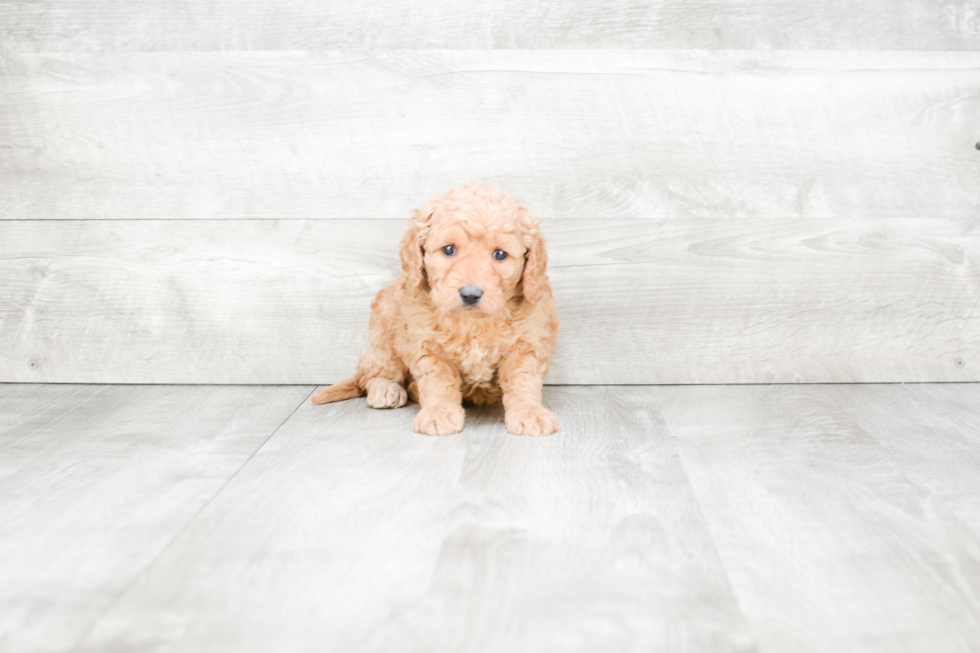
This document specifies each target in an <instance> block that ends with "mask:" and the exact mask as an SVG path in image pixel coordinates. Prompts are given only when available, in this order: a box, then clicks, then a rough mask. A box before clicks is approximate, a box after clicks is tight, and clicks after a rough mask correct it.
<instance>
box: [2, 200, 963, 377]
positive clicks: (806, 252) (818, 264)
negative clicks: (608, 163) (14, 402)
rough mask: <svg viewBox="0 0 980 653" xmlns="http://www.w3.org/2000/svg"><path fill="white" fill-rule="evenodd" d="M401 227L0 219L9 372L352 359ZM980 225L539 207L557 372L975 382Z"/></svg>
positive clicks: (298, 365)
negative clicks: (615, 213)
mask: <svg viewBox="0 0 980 653" xmlns="http://www.w3.org/2000/svg"><path fill="white" fill-rule="evenodd" d="M403 226H404V223H403V222H402V221H363V222H358V221H348V220H340V221H323V220H320V221H106V222H101V221H30V222H6V223H0V278H3V279H4V280H5V282H4V284H3V286H0V338H2V340H3V342H5V343H7V344H6V346H5V347H4V348H3V350H2V351H0V379H2V380H6V381H61V382H65V381H73V382H93V383H106V382H114V383H118V382H141V383H164V382H171V383H316V382H331V381H334V380H338V379H340V378H344V377H346V376H348V375H349V374H350V373H351V372H352V371H353V370H354V369H355V365H356V358H357V354H358V352H359V350H360V348H361V347H362V346H363V344H365V343H366V339H367V322H368V316H369V305H370V301H371V299H372V298H373V296H374V294H375V293H376V292H377V291H378V290H379V289H380V288H382V287H383V286H384V285H385V284H386V283H388V282H389V281H390V280H391V279H393V278H395V276H396V275H397V274H398V272H399V270H400V268H399V261H398V258H397V254H396V252H397V241H398V239H399V238H400V235H401V229H402V227H403ZM977 226H978V225H977V223H976V222H970V221H965V222H961V221H953V220H937V219H918V220H912V219H908V220H889V221H885V222H881V221H877V220H824V221H808V220H786V221H767V220H739V221H735V220H691V219H683V220H677V221H669V220H665V221H650V220H617V221H605V222H595V221H592V220H559V221H554V222H552V223H550V224H547V223H546V224H545V233H546V234H547V235H548V237H549V240H550V252H551V262H550V268H549V270H550V276H551V279H552V283H553V286H554V288H555V294H556V299H557V302H558V308H559V312H560V314H561V316H562V320H563V327H562V333H561V336H560V338H559V343H558V350H557V352H556V356H555V360H554V366H553V369H552V372H551V374H550V375H549V377H548V381H549V382H550V383H558V384H567V383H571V384H594V383H761V382H827V381H832V382H851V381H866V382H870V381H913V380H915V381H936V380H942V381H956V380H959V381H968V380H978V379H980V377H978V376H977V370H978V369H980V365H978V364H977V362H978V361H980V271H978V267H977V266H978V261H980V257H978V253H980V240H978V238H980V231H978V229H977ZM958 358H961V359H963V361H965V363H966V364H965V366H963V367H957V365H956V360H957V359H958ZM31 360H33V361H35V362H36V363H37V367H36V369H31V368H30V367H29V365H28V362H29V361H31Z"/></svg>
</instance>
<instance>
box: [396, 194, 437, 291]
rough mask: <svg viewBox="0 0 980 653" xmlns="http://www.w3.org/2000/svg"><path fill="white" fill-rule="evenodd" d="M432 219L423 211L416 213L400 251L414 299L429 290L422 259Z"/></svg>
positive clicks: (406, 279) (407, 282)
mask: <svg viewBox="0 0 980 653" xmlns="http://www.w3.org/2000/svg"><path fill="white" fill-rule="evenodd" d="M431 217H432V214H431V213H430V214H428V215H425V214H424V213H422V211H421V210H417V211H415V215H413V216H412V219H411V221H410V223H409V227H408V231H406V232H405V235H404V236H403V237H402V243H401V247H400V249H399V254H400V255H401V259H402V270H404V272H405V281H406V284H407V286H408V289H409V290H411V291H412V295H413V296H414V297H418V295H419V292H421V291H422V289H423V288H425V289H426V290H428V289H429V283H428V279H426V276H425V262H424V261H423V259H422V255H423V253H424V252H423V250H422V246H423V245H424V244H425V237H426V235H427V234H428V232H429V218H431Z"/></svg>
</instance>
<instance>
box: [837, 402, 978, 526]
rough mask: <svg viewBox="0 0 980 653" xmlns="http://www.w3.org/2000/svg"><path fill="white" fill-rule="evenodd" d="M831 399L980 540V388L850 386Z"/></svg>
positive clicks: (916, 482)
mask: <svg viewBox="0 0 980 653" xmlns="http://www.w3.org/2000/svg"><path fill="white" fill-rule="evenodd" d="M828 394H829V395H830V396H832V398H833V401H835V402H836V403H837V405H838V406H840V407H841V409H843V410H845V411H846V412H847V414H848V416H849V417H850V418H851V419H852V420H854V423H855V424H857V425H858V426H860V428H861V429H863V430H864V431H865V432H866V433H868V435H870V436H871V437H873V438H874V439H875V440H876V441H878V443H880V444H881V446H882V447H884V448H885V449H886V450H887V451H888V453H889V455H890V456H891V457H892V458H893V459H894V460H895V461H896V462H897V463H898V464H899V465H900V466H901V469H902V474H903V475H905V477H906V478H908V479H909V480H911V481H912V482H914V483H915V484H916V485H918V486H920V487H922V488H924V489H926V490H928V491H929V492H930V493H931V495H932V497H933V498H932V500H933V501H935V502H937V503H941V504H942V505H943V506H944V507H946V508H948V509H949V510H950V511H951V512H953V513H954V514H955V515H956V516H957V517H958V518H959V519H960V520H961V521H962V523H963V525H964V526H965V527H966V528H967V529H969V530H971V531H972V532H973V534H974V535H975V536H976V537H978V538H980V384H942V385H921V384H915V385H904V384H903V385H893V386H883V387H879V386H873V387H864V386H850V385H848V386H840V387H834V388H830V389H828Z"/></svg>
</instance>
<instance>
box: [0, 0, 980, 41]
mask: <svg viewBox="0 0 980 653" xmlns="http://www.w3.org/2000/svg"><path fill="white" fill-rule="evenodd" d="M978 43H980V11H978V7H977V3H976V2H975V0H951V1H946V2H938V1H936V0H904V1H903V2H901V3H897V4H891V5H887V6H883V5H882V4H881V3H880V2H873V1H872V0H854V1H848V0H825V1H820V0H799V1H794V0H748V1H743V2H738V3H725V2H717V1H712V0H702V1H701V2H678V1H676V0H674V1H670V0H617V1H615V2H597V1H596V0H589V1H576V2H561V1H560V0H539V1H537V2H522V1H520V0H494V2H492V3H479V4H474V3H472V2H467V1H466V0H425V2H410V1H408V0H379V1H377V2H356V1H353V0H347V1H344V2H336V1H331V2H313V1H312V0H293V1H291V2H274V3H273V2H259V1H256V0H246V1H244V2H235V1H229V0H206V1H201V2H194V1H192V0H178V1H176V2H175V1H173V0H156V1H150V2H138V3H127V2H111V1H106V0H103V1H101V2H100V1H86V0H62V1H50V0H48V1H43V2H23V1H17V0H5V1H4V2H0V49H2V50H3V51H7V52H54V51H61V52H64V51H96V52H98V51H112V50H133V51H160V50H312V49H327V48H348V49H350V48H515V47H516V48H750V49H751V48H758V49H770V48H801V49H802V48H808V49H809V48H815V49H912V50H929V49H942V50H945V49H977V46H978Z"/></svg>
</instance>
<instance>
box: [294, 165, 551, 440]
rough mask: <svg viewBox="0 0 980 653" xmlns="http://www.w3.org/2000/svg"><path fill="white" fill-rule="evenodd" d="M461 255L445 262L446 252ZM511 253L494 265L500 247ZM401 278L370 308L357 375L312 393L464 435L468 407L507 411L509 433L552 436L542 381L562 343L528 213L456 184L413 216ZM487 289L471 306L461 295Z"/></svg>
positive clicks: (507, 200)
mask: <svg viewBox="0 0 980 653" xmlns="http://www.w3.org/2000/svg"><path fill="white" fill-rule="evenodd" d="M447 245H452V246H454V247H455V248H456V251H455V252H454V253H453V254H451V255H447V254H446V253H445V252H444V250H443V248H444V247H445V246H447ZM498 249H499V250H503V251H504V252H506V253H507V256H506V258H504V260H497V259H496V258H495V256H494V252H495V251H496V250H498ZM399 253H400V255H401V261H402V274H401V276H400V277H399V278H398V279H396V280H395V281H394V282H392V283H391V284H390V285H389V286H388V287H386V288H384V289H383V290H381V292H379V293H378V295H377V297H376V298H375V300H374V302H373V303H372V304H371V323H370V338H369V342H368V345H367V346H366V347H365V348H364V349H363V351H362V352H361V356H360V359H359V360H358V364H357V374H356V375H355V376H353V377H351V378H349V379H345V380H344V381H341V382H339V383H336V384H334V385H332V386H330V387H328V388H324V389H322V390H320V391H319V392H317V393H316V394H315V395H314V396H313V401H314V403H327V402H331V401H339V400H342V399H350V398H352V397H356V396H360V395H362V394H366V395H367V402H368V405H369V406H371V407H372V408H396V407H399V406H404V405H405V404H406V403H407V400H408V399H409V398H411V399H412V400H414V401H418V402H419V403H420V404H421V406H422V407H421V410H419V413H418V415H416V417H415V422H414V428H415V430H416V431H417V432H419V433H426V434H428V435H446V434H449V433H456V432H458V431H460V430H461V429H462V428H463V419H464V410H463V407H462V402H463V400H468V401H470V402H472V403H474V404H477V405H487V404H492V403H494V402H496V401H498V400H500V399H502V400H503V404H504V422H505V424H506V425H507V430H508V431H510V432H511V433H515V434H519V435H548V434H550V433H554V432H555V431H557V430H558V420H557V419H556V418H555V416H554V415H553V414H552V413H551V412H550V411H548V410H547V409H545V408H544V407H543V406H542V405H541V384H542V380H543V379H544V376H545V374H546V373H547V371H548V365H549V364H550V361H551V355H552V352H553V350H554V345H555V340H556V338H557V336H558V325H559V322H558V314H557V312H556V310H555V304H554V300H553V298H552V293H551V286H550V285H549V283H548V276H547V266H548V253H547V250H546V248H545V242H544V239H543V237H542V236H541V232H540V230H539V221H537V220H535V219H534V218H533V217H532V216H531V213H530V211H529V210H528V208H527V207H526V206H524V205H523V204H521V203H520V202H519V201H517V200H516V199H514V198H513V197H510V196H509V195H507V194H506V193H504V192H503V191H501V190H499V189H496V188H491V187H488V186H484V185H482V184H476V183H473V184H466V185H463V186H457V187H456V188H453V189H451V190H449V191H448V192H446V193H444V194H442V195H438V196H436V197H433V198H431V199H429V200H428V201H427V202H425V204H423V206H422V207H421V208H420V209H418V210H416V211H415V214H414V215H413V217H412V219H411V220H410V222H409V227H408V230H407V231H406V233H405V236H404V237H403V238H402V241H401V247H400V252H399ZM464 286H467V287H477V288H479V289H480V290H481V291H482V293H483V294H482V297H481V298H480V299H479V301H478V302H477V303H476V304H474V305H472V306H468V305H466V304H465V303H464V301H463V299H462V298H461V296H460V290H461V289H462V288H463V287H464Z"/></svg>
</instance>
